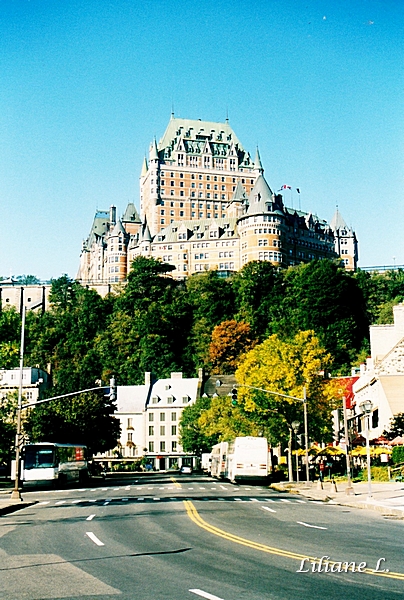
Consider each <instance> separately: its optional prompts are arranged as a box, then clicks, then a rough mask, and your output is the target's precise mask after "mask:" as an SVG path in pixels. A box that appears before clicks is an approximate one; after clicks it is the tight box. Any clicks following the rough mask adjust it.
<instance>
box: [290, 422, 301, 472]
mask: <svg viewBox="0 0 404 600" xmlns="http://www.w3.org/2000/svg"><path fill="white" fill-rule="evenodd" d="M299 427H300V421H292V429H293V431H294V432H295V440H296V442H297V432H298V431H299ZM295 445H296V481H297V483H299V455H298V453H297V443H296V444H295Z"/></svg>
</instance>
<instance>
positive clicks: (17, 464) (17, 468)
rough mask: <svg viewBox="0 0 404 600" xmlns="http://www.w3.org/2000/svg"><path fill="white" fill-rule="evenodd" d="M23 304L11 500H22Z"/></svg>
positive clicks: (24, 309) (24, 310)
mask: <svg viewBox="0 0 404 600" xmlns="http://www.w3.org/2000/svg"><path fill="white" fill-rule="evenodd" d="M25 313H26V308H25V305H24V306H23V307H22V320H21V343H20V385H19V387H18V405H17V432H16V434H15V483H14V489H13V491H12V493H11V499H12V500H22V498H21V494H20V443H21V408H22V376H23V370H24V337H25Z"/></svg>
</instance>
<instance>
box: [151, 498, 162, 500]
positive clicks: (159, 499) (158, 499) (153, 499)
mask: <svg viewBox="0 0 404 600" xmlns="http://www.w3.org/2000/svg"><path fill="white" fill-rule="evenodd" d="M153 500H161V498H153Z"/></svg>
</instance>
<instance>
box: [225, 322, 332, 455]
mask: <svg viewBox="0 0 404 600" xmlns="http://www.w3.org/2000/svg"><path fill="white" fill-rule="evenodd" d="M330 364H331V355H330V354H328V353H327V352H326V351H325V350H324V348H323V347H322V346H321V345H320V342H319V340H318V338H317V337H316V335H315V333H314V332H313V331H301V332H299V333H297V334H296V335H295V336H294V337H293V338H292V339H290V340H288V341H285V340H282V339H281V338H280V337H279V336H278V335H276V334H274V335H271V336H270V337H269V338H267V339H266V340H265V341H264V342H263V343H262V344H259V345H258V346H256V347H255V348H253V349H252V350H251V351H250V352H248V353H247V354H246V355H245V356H244V358H243V360H242V361H241V363H240V365H239V367H238V369H237V371H236V380H237V382H238V385H239V392H238V396H239V405H240V409H242V410H243V411H245V413H246V414H249V415H250V418H251V419H252V420H253V421H254V422H255V423H256V424H257V425H258V426H259V427H260V428H261V430H262V432H263V434H264V435H265V436H266V437H267V438H268V441H269V442H270V443H271V444H272V445H275V444H278V443H285V442H286V443H287V442H288V441H289V438H290V431H291V428H292V422H293V421H300V423H301V424H302V428H303V402H302V401H299V400H294V399H292V398H287V397H282V396H277V395H275V394H270V393H267V392H263V391H259V390H256V389H251V388H249V387H244V386H251V387H255V388H262V389H264V390H269V391H272V392H278V393H279V394H285V395H287V396H293V397H295V398H301V399H302V400H303V389H304V388H306V396H307V412H308V428H309V437H310V439H311V440H313V441H314V440H315V441H317V442H328V441H331V440H332V420H331V412H332V410H333V409H334V408H335V404H336V399H337V398H338V390H337V387H336V386H337V384H336V383H335V382H334V381H332V380H330V379H327V378H325V377H324V372H327V369H328V368H329V367H330Z"/></svg>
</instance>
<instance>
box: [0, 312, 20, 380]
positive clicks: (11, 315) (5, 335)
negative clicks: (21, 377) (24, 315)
mask: <svg viewBox="0 0 404 600" xmlns="http://www.w3.org/2000/svg"><path fill="white" fill-rule="evenodd" d="M20 338H21V318H20V315H19V314H18V313H17V311H16V310H15V308H14V307H10V308H5V309H3V310H0V368H2V369H14V368H15V367H17V366H18V357H19V353H20Z"/></svg>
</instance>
